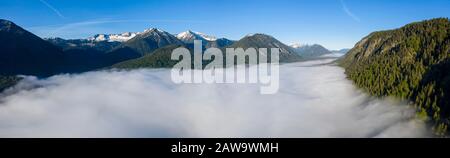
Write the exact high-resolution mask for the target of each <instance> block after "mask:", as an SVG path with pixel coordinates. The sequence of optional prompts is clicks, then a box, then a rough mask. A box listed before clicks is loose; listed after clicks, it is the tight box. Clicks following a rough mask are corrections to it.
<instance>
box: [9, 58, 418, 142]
mask: <svg viewBox="0 0 450 158" xmlns="http://www.w3.org/2000/svg"><path fill="white" fill-rule="evenodd" d="M330 61H331V60H320V61H311V62H303V63H294V64H288V65H282V66H281V72H280V80H281V81H280V90H279V92H278V93H277V94H275V95H261V94H260V89H259V88H260V86H259V85H242V84H211V85H208V84H200V85H192V84H182V85H176V84H173V83H172V81H171V79H170V71H169V70H135V71H130V72H123V71H122V72H90V73H84V74H80V75H60V76H54V77H52V78H49V79H44V80H38V79H35V78H31V77H30V78H27V79H26V80H24V81H22V82H21V83H20V84H19V85H18V86H16V87H15V90H17V91H18V92H16V93H13V94H11V95H6V96H3V98H2V99H0V137H177V138H178V137H182V138H184V137H250V138H253V137H276V138H283V137H302V138H303V137H426V136H427V130H426V127H425V124H424V123H422V122H421V121H418V120H415V119H414V118H413V117H414V110H413V109H411V108H409V107H408V106H406V105H405V104H404V103H402V102H399V101H395V100H390V99H383V100H380V99H373V98H370V97H368V96H367V95H365V94H363V93H362V92H360V91H358V90H357V89H356V88H355V87H354V86H353V85H352V83H351V81H349V80H347V79H346V78H345V75H344V70H343V69H342V68H340V67H336V66H331V65H320V64H323V63H327V62H330ZM318 64H319V65H318ZM30 87H34V88H30ZM10 91H11V90H10ZM13 91H14V89H13ZM6 93H8V92H6Z"/></svg>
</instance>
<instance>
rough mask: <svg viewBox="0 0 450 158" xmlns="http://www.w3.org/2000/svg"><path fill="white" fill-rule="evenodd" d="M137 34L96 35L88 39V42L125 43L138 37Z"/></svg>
mask: <svg viewBox="0 0 450 158" xmlns="http://www.w3.org/2000/svg"><path fill="white" fill-rule="evenodd" d="M138 34H139V33H134V32H125V33H122V34H109V35H108V34H97V35H95V36H94V37H90V38H88V40H90V41H96V42H102V41H108V42H126V41H128V40H130V39H132V38H134V37H136V35H138Z"/></svg>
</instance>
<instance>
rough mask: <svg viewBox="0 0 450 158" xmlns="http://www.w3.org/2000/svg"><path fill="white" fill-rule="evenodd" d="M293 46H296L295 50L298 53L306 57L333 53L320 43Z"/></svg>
mask: <svg viewBox="0 0 450 158" xmlns="http://www.w3.org/2000/svg"><path fill="white" fill-rule="evenodd" d="M291 47H293V48H294V50H295V52H296V53H297V54H298V55H300V56H302V57H304V58H314V57H320V56H323V55H327V54H332V52H331V51H329V50H328V49H326V48H325V47H323V46H321V45H318V44H314V45H303V46H298V45H294V46H291Z"/></svg>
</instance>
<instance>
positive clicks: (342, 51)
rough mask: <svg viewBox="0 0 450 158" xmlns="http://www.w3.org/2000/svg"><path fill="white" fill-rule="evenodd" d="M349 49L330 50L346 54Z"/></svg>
mask: <svg viewBox="0 0 450 158" xmlns="http://www.w3.org/2000/svg"><path fill="white" fill-rule="evenodd" d="M349 51H350V49H347V48H345V49H341V50H332V51H331V52H332V53H334V54H347V53H348V52H349Z"/></svg>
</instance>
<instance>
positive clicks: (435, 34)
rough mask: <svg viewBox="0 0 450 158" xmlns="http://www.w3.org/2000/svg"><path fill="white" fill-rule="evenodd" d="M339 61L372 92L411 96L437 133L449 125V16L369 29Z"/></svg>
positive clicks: (379, 94) (349, 73) (405, 97)
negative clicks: (365, 35)
mask: <svg viewBox="0 0 450 158" xmlns="http://www.w3.org/2000/svg"><path fill="white" fill-rule="evenodd" d="M340 64H341V65H342V66H344V67H345V68H346V74H347V76H348V78H350V79H351V80H353V81H354V82H355V84H356V85H357V86H359V87H361V88H363V89H364V90H366V91H367V92H368V93H370V94H372V95H375V96H397V97H400V98H404V99H409V100H411V101H412V102H413V103H414V104H415V105H416V106H417V109H418V114H419V116H429V118H431V120H432V122H433V123H434V124H435V126H434V130H435V133H437V134H445V133H446V132H447V131H448V125H449V124H450V120H449V119H450V21H449V20H448V19H447V18H439V19H432V20H427V21H422V22H417V23H412V24H409V25H406V26H404V27H402V28H400V29H396V30H389V31H381V32H375V33H372V34H370V35H369V36H367V37H365V38H364V39H362V40H361V41H360V42H359V43H357V44H356V46H355V47H354V48H353V49H352V50H350V52H349V53H348V54H347V55H346V56H345V58H344V59H342V60H341V61H340Z"/></svg>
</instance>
